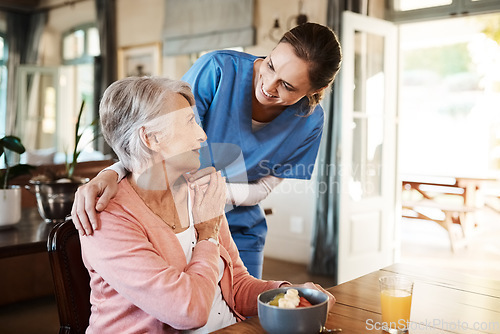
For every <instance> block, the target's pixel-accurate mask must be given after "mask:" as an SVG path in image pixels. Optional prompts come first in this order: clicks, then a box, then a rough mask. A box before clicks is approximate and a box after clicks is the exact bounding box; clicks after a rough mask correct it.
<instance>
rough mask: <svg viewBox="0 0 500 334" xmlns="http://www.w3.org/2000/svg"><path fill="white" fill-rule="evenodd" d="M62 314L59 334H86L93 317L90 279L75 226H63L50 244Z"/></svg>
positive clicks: (57, 229)
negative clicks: (90, 318) (91, 313)
mask: <svg viewBox="0 0 500 334" xmlns="http://www.w3.org/2000/svg"><path fill="white" fill-rule="evenodd" d="M47 248H48V251H49V259H50V266H51V269H52V277H53V279H54V287H55V293H56V301H57V310H58V312H59V323H60V329H59V333H60V334H62V333H68V334H69V333H71V334H76V333H85V330H86V329H87V327H88V324H89V317H90V285H89V283H90V276H89V273H88V271H87V268H85V266H84V264H83V260H82V255H81V247H80V239H79V237H78V231H77V230H76V229H75V227H74V225H73V222H72V221H71V220H67V221H65V222H63V223H59V224H57V225H56V226H54V228H53V229H52V231H51V232H50V234H49V238H48V241H47Z"/></svg>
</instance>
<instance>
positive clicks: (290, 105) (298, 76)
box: [72, 23, 342, 278]
mask: <svg viewBox="0 0 500 334" xmlns="http://www.w3.org/2000/svg"><path fill="white" fill-rule="evenodd" d="M341 58H342V55H341V48H340V44H339V42H338V39H337V37H336V36H335V34H334V33H333V31H332V30H331V29H329V28H328V27H325V26H323V25H320V24H316V23H305V24H302V25H300V26H297V27H295V28H293V29H291V30H290V31H288V32H286V33H285V34H284V36H283V37H282V38H281V40H280V42H279V43H278V45H277V46H276V47H275V48H274V49H273V50H272V52H271V53H270V54H269V55H268V56H267V57H266V58H259V57H256V56H253V55H250V54H247V53H242V52H236V51H226V50H221V51H214V52H211V53H208V54H206V55H204V56H202V57H200V58H199V59H198V60H197V61H196V63H195V64H194V65H193V66H192V67H191V69H189V71H188V72H187V73H186V74H185V75H184V76H183V78H182V80H184V81H186V82H188V83H189V84H190V85H191V86H192V89H193V93H194V96H195V101H196V108H197V112H198V114H199V117H200V121H201V124H202V126H203V129H204V130H205V132H206V134H207V137H208V141H207V142H208V145H209V146H212V147H213V146H214V145H217V144H227V145H231V146H232V147H238V148H239V149H240V150H241V153H242V156H243V158H244V165H245V169H246V179H247V180H248V182H246V183H228V195H229V196H228V204H233V205H234V208H233V209H232V210H230V211H228V212H227V213H226V216H227V220H228V222H229V227H230V230H231V234H232V236H233V239H234V241H235V243H236V245H237V246H238V250H239V251H240V256H241V258H242V260H243V262H244V264H245V266H246V267H247V269H248V271H249V272H250V274H251V275H253V276H255V277H257V278H260V277H261V275H262V263H263V250H264V243H265V238H266V233H267V224H266V220H265V217H264V212H263V210H262V209H261V207H260V206H259V204H258V203H259V202H260V201H262V200H263V199H264V198H266V197H267V195H268V194H269V193H270V192H271V191H272V189H273V188H274V187H276V186H277V185H278V184H279V183H280V182H281V181H282V180H283V179H284V178H295V179H310V178H311V174H312V172H313V168H314V163H315V160H316V156H317V153H318V148H319V144H320V140H321V135H322V131H323V119H324V114H323V109H322V107H321V106H320V105H319V102H320V101H321V99H322V98H323V95H324V92H325V90H326V89H327V88H328V87H329V86H330V84H331V83H332V82H333V80H334V79H335V76H336V74H337V73H338V71H339V69H340V63H341ZM213 170H214V169H210V168H207V169H202V170H200V171H199V172H198V173H197V174H194V175H193V180H194V179H198V180H197V181H196V182H198V183H203V182H205V180H207V179H208V177H207V175H206V174H208V173H210V172H212V171H213ZM240 172H241V171H240ZM117 174H118V180H120V179H121V178H123V177H124V175H125V174H126V171H125V170H124V169H123V167H121V166H116V164H115V165H114V167H113V170H106V171H104V172H102V173H100V174H99V175H98V176H96V177H95V178H94V179H93V180H92V181H91V182H90V183H88V184H87V185H85V186H83V187H80V189H79V190H78V191H77V193H76V197H75V202H74V205H73V210H72V216H73V221H74V223H75V226H76V228H77V229H78V230H79V231H80V233H82V234H92V232H93V229H97V228H98V227H99V226H98V221H97V218H96V210H97V211H102V210H103V209H104V208H105V207H106V206H107V204H108V202H109V200H110V199H111V198H112V197H113V196H114V195H115V194H116V192H117ZM228 180H231V175H228ZM97 197H99V199H98V200H97V203H96V199H97Z"/></svg>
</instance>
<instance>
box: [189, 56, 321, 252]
mask: <svg viewBox="0 0 500 334" xmlns="http://www.w3.org/2000/svg"><path fill="white" fill-rule="evenodd" d="M256 59H257V57H256V56H253V55H249V54H246V53H242V52H237V51H228V50H222V51H214V52H211V53H208V54H205V55H204V56H202V57H200V58H199V59H198V60H197V61H196V63H195V64H194V65H193V66H192V67H191V68H190V69H189V71H188V72H187V73H186V74H185V75H184V76H183V78H182V80H184V81H186V82H188V83H189V84H190V85H191V87H192V89H193V93H194V97H195V100H196V108H197V112H198V114H199V117H200V121H201V123H202V126H203V129H204V130H205V132H206V134H207V137H208V140H207V143H208V145H209V146H211V145H213V144H218V143H231V144H234V145H236V146H237V147H239V148H240V149H241V152H242V154H243V158H244V164H245V166H244V167H243V168H242V169H246V174H247V178H248V181H250V182H251V181H255V180H258V179H260V178H262V177H264V176H267V175H274V176H276V177H280V178H296V179H310V178H311V174H312V172H313V169H314V163H315V160H316V156H317V153H318V148H319V144H320V140H321V135H322V132H323V119H324V115H323V109H322V108H321V106H319V105H318V106H317V107H316V109H315V110H314V112H313V113H312V114H311V115H310V116H308V117H304V116H302V115H303V114H304V113H305V112H306V111H307V109H308V100H307V98H306V97H304V98H303V99H302V100H300V101H299V102H297V103H296V104H294V105H292V106H289V107H288V108H287V109H285V110H284V111H283V112H282V113H281V114H280V115H279V116H278V117H276V118H275V119H274V120H273V121H272V122H270V123H269V124H267V125H266V126H265V127H263V128H261V129H260V130H258V131H256V132H252V96H253V94H254V93H253V66H254V61H255V60H256ZM240 172H243V173H244V172H245V171H241V170H240ZM229 180H231V175H229ZM226 216H227V219H228V223H229V227H230V229H231V232H232V234H233V238H234V239H235V241H236V243H237V245H238V248H239V249H240V250H253V251H262V249H263V248H264V242H265V237H266V234H267V225H266V221H265V217H264V212H263V210H262V209H261V208H260V206H259V205H255V206H240V207H236V208H234V209H233V210H231V211H229V212H227V213H226Z"/></svg>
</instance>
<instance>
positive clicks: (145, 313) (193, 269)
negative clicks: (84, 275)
mask: <svg viewBox="0 0 500 334" xmlns="http://www.w3.org/2000/svg"><path fill="white" fill-rule="evenodd" d="M100 219H101V228H100V229H99V230H97V231H95V232H94V234H93V235H91V236H85V237H81V238H80V241H81V244H82V257H83V261H84V263H85V266H86V267H87V269H88V270H89V273H90V286H91V289H92V292H91V295H90V301H91V303H92V314H91V316H90V325H89V328H88V329H87V333H99V334H101V333H177V332H178V331H179V330H184V329H192V328H198V327H201V326H203V325H204V324H205V323H206V321H207V319H208V315H209V313H210V308H211V306H212V301H213V299H214V295H215V287H216V284H218V283H217V278H218V259H219V257H221V258H222V259H223V261H224V264H225V269H224V274H223V277H222V280H221V282H220V286H221V290H222V294H223V298H224V300H225V301H226V302H227V304H228V305H229V307H230V308H231V310H233V312H234V313H235V315H236V317H237V318H238V319H239V320H241V319H244V317H245V316H253V315H256V314H257V296H258V294H259V293H261V292H262V291H266V290H269V289H274V288H277V287H279V286H280V285H281V284H283V283H285V282H278V281H263V280H258V279H256V278H254V277H252V276H250V275H249V274H248V272H247V270H246V268H245V266H244V265H243V262H242V261H241V259H240V257H239V254H238V250H237V248H236V245H235V244H234V242H233V239H232V238H231V234H230V232H229V227H228V224H227V221H226V219H224V221H223V223H222V226H221V229H220V238H219V242H220V246H219V247H217V246H216V245H215V244H213V243H211V242H208V241H202V242H200V243H198V244H196V246H195V247H194V250H193V256H192V260H191V262H190V263H189V264H188V263H187V262H186V257H185V255H184V252H183V250H182V248H181V245H180V243H179V241H178V240H177V237H176V236H175V233H174V232H173V231H172V230H171V228H170V227H169V226H167V225H166V224H165V223H164V222H163V221H162V220H161V219H160V218H159V217H158V216H156V215H155V214H154V213H153V212H152V211H151V210H150V209H149V208H148V207H147V206H146V205H145V203H144V202H143V201H142V199H141V198H140V197H139V196H138V195H137V194H136V193H135V191H134V190H133V189H132V187H131V186H130V183H129V182H128V181H127V179H123V180H122V181H121V182H120V184H119V190H118V193H117V195H116V196H115V198H114V199H113V200H112V201H111V202H110V204H109V205H108V207H107V208H106V210H105V211H103V212H102V213H100Z"/></svg>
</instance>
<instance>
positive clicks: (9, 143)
mask: <svg viewBox="0 0 500 334" xmlns="http://www.w3.org/2000/svg"><path fill="white" fill-rule="evenodd" d="M0 146H1V147H2V153H3V152H4V149H5V148H6V149H8V150H11V151H14V152H16V153H19V154H22V153H24V152H25V151H26V149H25V148H24V146H23V144H22V143H21V139H20V138H19V137H16V136H5V137H3V138H1V139H0Z"/></svg>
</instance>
